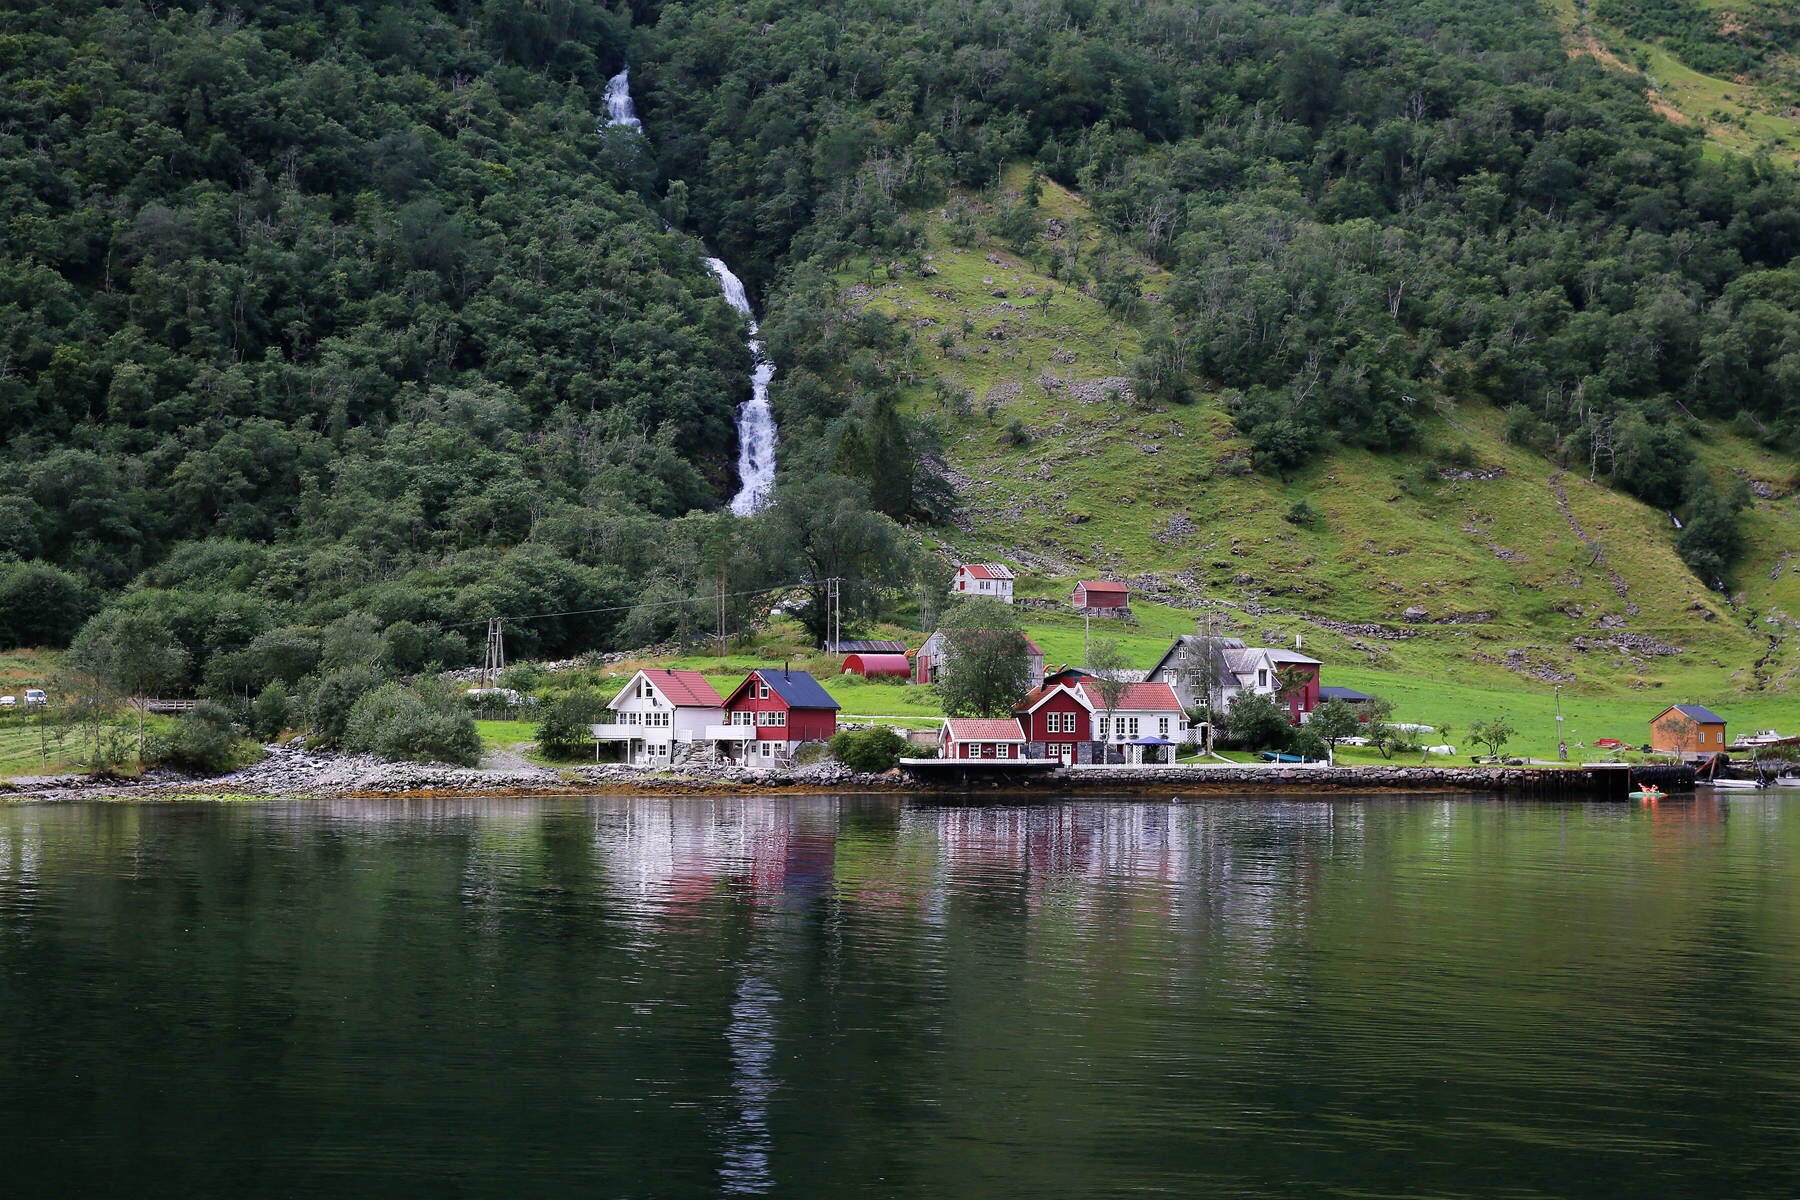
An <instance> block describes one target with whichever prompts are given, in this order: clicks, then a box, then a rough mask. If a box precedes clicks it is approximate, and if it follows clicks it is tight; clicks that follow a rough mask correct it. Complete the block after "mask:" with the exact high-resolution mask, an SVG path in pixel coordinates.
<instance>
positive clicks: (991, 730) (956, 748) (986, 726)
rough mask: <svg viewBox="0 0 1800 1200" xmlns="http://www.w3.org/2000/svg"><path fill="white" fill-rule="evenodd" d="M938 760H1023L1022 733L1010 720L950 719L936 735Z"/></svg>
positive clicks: (1008, 718) (1023, 744) (1023, 738)
mask: <svg viewBox="0 0 1800 1200" xmlns="http://www.w3.org/2000/svg"><path fill="white" fill-rule="evenodd" d="M938 757H939V758H979V759H991V760H995V761H998V760H1000V759H1017V758H1024V757H1025V731H1024V730H1023V729H1021V728H1020V727H1019V722H1018V721H1016V720H1014V719H1013V718H1011V717H1001V718H997V719H990V718H985V717H951V718H950V719H949V720H948V721H945V722H944V728H943V729H942V730H941V731H940V732H939V734H938Z"/></svg>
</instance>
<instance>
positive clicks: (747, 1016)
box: [719, 974, 781, 1196]
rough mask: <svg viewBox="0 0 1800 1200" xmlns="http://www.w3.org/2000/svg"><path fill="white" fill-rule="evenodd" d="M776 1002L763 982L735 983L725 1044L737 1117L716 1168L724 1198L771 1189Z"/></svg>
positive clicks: (750, 978) (748, 979) (751, 979)
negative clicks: (770, 1151) (735, 995)
mask: <svg viewBox="0 0 1800 1200" xmlns="http://www.w3.org/2000/svg"><path fill="white" fill-rule="evenodd" d="M780 999H781V995H780V993H778V992H777V991H776V990H775V989H774V987H772V986H771V985H770V984H769V982H768V981H767V980H766V979H763V978H762V977H761V976H759V975H756V974H747V975H745V977H744V980H743V982H741V983H739V984H738V989H737V1001H736V1002H735V1003H734V1004H732V1006H731V1024H730V1025H728V1026H727V1027H726V1029H725V1041H726V1042H727V1043H728V1044H729V1045H730V1046H731V1089H732V1091H734V1092H736V1093H737V1108H738V1111H737V1116H736V1118H735V1119H734V1120H733V1121H732V1122H731V1125H730V1127H729V1128H728V1129H727V1130H726V1134H725V1161H724V1163H723V1165H722V1166H721V1167H720V1169H719V1174H720V1175H721V1176H722V1178H721V1180H720V1182H721V1183H722V1184H723V1185H724V1191H725V1192H726V1194H727V1195H737V1196H742V1195H764V1194H766V1193H768V1192H769V1191H771V1190H773V1187H774V1183H775V1179H774V1176H773V1175H771V1174H770V1172H769V1150H770V1148H771V1147H770V1138H769V1098H770V1097H771V1096H772V1095H773V1094H774V1092H775V1088H776V1087H777V1085H778V1084H779V1082H780V1081H779V1080H778V1079H777V1078H776V1076H775V1072H774V1069H773V1067H774V1062H775V1005H776V1003H777V1002H778V1001H779V1000H780Z"/></svg>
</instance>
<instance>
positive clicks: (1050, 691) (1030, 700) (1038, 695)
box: [1013, 683, 1094, 713]
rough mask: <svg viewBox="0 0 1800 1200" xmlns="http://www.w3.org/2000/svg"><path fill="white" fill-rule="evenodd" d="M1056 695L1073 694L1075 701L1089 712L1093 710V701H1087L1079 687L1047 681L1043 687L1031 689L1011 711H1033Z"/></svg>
mask: <svg viewBox="0 0 1800 1200" xmlns="http://www.w3.org/2000/svg"><path fill="white" fill-rule="evenodd" d="M1058 696H1073V697H1075V702H1076V703H1077V704H1079V705H1081V707H1083V708H1085V709H1087V710H1088V711H1089V712H1093V711H1094V705H1093V703H1092V702H1091V701H1089V700H1088V698H1087V697H1086V696H1084V695H1082V694H1081V689H1080V688H1066V687H1063V686H1061V685H1060V684H1054V683H1047V684H1045V685H1044V686H1043V687H1040V688H1035V689H1033V690H1032V692H1031V693H1030V694H1029V695H1027V696H1026V697H1025V698H1024V699H1023V700H1021V701H1019V702H1018V703H1017V704H1015V705H1013V711H1014V712H1016V713H1034V712H1036V711H1037V710H1038V709H1040V708H1042V707H1043V706H1044V704H1045V702H1046V701H1049V700H1054V699H1055V698H1056V697H1058Z"/></svg>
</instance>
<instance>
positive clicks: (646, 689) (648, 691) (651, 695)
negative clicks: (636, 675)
mask: <svg viewBox="0 0 1800 1200" xmlns="http://www.w3.org/2000/svg"><path fill="white" fill-rule="evenodd" d="M638 695H640V696H642V697H643V698H644V699H646V700H654V699H656V690H655V689H654V688H652V687H651V686H650V681H649V680H648V679H646V680H644V681H643V682H642V683H641V684H640V685H639V687H638Z"/></svg>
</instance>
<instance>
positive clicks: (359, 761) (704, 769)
mask: <svg viewBox="0 0 1800 1200" xmlns="http://www.w3.org/2000/svg"><path fill="white" fill-rule="evenodd" d="M1658 772H1663V773H1667V772H1674V774H1671V775H1670V776H1669V777H1668V778H1666V779H1665V778H1663V777H1662V775H1661V774H1658ZM1683 774H1685V779H1684V778H1680V777H1678V776H1680V775H1683ZM1653 775H1654V777H1655V779H1656V781H1657V782H1659V783H1660V784H1661V786H1663V787H1664V788H1665V790H1679V789H1683V788H1684V787H1692V784H1693V775H1692V772H1691V770H1688V769H1677V768H1649V769H1646V770H1640V771H1637V772H1633V773H1632V776H1631V778H1632V779H1633V780H1635V781H1638V782H1648V781H1650V780H1651V778H1652V776H1653ZM1623 776H1624V773H1623V772H1617V771H1598V772H1596V771H1586V770H1581V769H1550V768H1507V767H1409V766H1378V767H1377V766H1363V767H1321V766H1267V767H1260V766H1242V767H1227V766H1222V765H1220V766H1210V765H1209V766H1187V767H1076V768H1073V769H1063V770H1055V771H1048V772H1042V773H1038V774H1034V775H1026V774H1011V773H998V774H993V773H990V774H979V773H971V774H970V776H969V778H967V779H966V780H965V779H960V778H959V779H954V780H952V779H948V778H946V779H943V780H941V781H936V780H919V779H915V778H913V777H911V776H909V775H906V774H904V773H903V772H901V771H898V770H896V771H890V772H888V773H886V774H882V775H869V774H863V773H860V772H856V771H852V770H850V769H849V768H847V767H845V766H843V765H841V764H839V763H835V762H825V763H819V764H815V765H812V766H806V767H791V768H763V767H733V766H682V767H673V768H670V767H628V766H621V765H584V766H567V767H541V766H536V765H534V764H531V763H527V762H525V761H524V760H522V759H520V758H518V756H516V755H513V756H507V757H504V758H500V759H496V760H490V762H489V764H487V765H485V766H482V767H455V766H448V765H445V764H442V763H409V762H387V761H384V760H382V759H379V758H373V757H368V756H361V755H349V754H328V753H317V752H312V751H308V750H307V749H306V748H305V747H304V746H301V745H298V744H294V745H285V746H270V747H268V753H267V756H266V757H265V758H263V759H262V761H260V762H257V763H255V764H253V765H252V766H249V767H246V768H244V769H242V770H239V771H235V772H232V773H230V774H227V775H218V776H211V777H203V778H195V777H192V776H185V775H176V774H169V773H158V774H151V775H146V776H144V777H142V778H138V779H130V778H121V777H117V776H112V777H91V776H85V775H72V776H56V777H39V778H29V779H22V780H16V781H14V786H13V790H11V791H0V799H9V800H36V801H52V800H77V799H138V800H156V799H166V800H174V799H188V798H197V797H217V798H225V797H244V798H253V797H287V798H298V799H326V798H337V797H402V796H409V797H418V796H440V795H441V796H591V795H620V794H625V795H646V794H648V795H658V794H670V795H684V796H694V795H780V794H803V793H814V794H817V793H833V792H891V793H906V794H911V795H916V796H918V797H920V798H922V799H927V800H928V799H930V798H932V797H933V796H942V797H945V798H951V797H961V796H967V795H970V794H976V795H979V794H982V793H988V794H992V793H996V792H1027V793H1046V792H1054V793H1064V794H1068V793H1084V792H1107V793H1115V794H1116V793H1121V792H1124V793H1131V792H1156V793H1169V792H1173V793H1175V795H1176V796H1177V798H1179V797H1180V796H1182V795H1189V796H1207V795H1225V794H1238V795H1242V794H1255V793H1265V794H1266V793H1280V794H1283V795H1293V794H1295V793H1304V792H1322V793H1353V792H1355V793H1371V792H1388V793H1407V792H1412V793H1426V792H1436V793H1450V792H1456V793H1464V794H1479V795H1492V796H1502V797H1544V798H1557V797H1567V798H1571V799H1573V798H1580V797H1584V796H1585V797H1589V798H1608V797H1610V798H1623V790H1622V788H1621V787H1620V786H1619V785H1620V782H1621V781H1622V779H1623ZM1615 792H1616V793H1618V795H1617V796H1616V797H1614V796H1613V793H1615Z"/></svg>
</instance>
